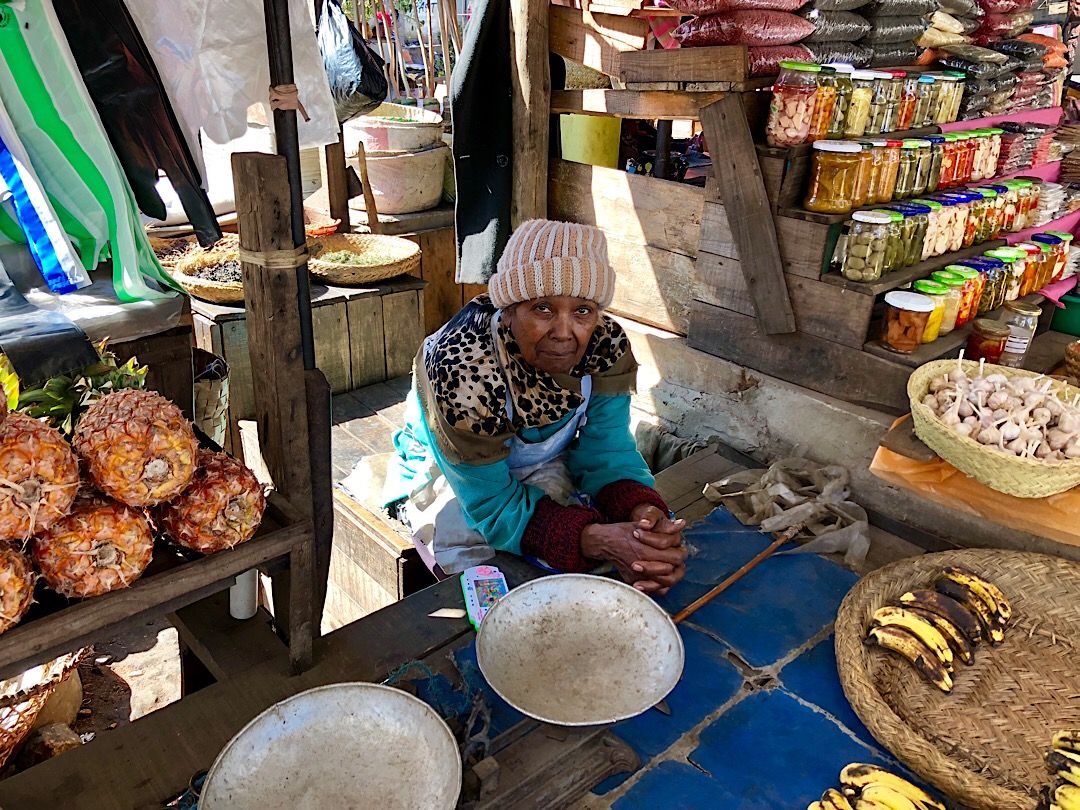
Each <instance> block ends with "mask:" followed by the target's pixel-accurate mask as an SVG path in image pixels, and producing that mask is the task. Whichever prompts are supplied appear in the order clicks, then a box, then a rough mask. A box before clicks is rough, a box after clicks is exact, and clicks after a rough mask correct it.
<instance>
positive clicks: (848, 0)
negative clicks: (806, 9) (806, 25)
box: [810, 0, 870, 11]
mask: <svg viewBox="0 0 1080 810" xmlns="http://www.w3.org/2000/svg"><path fill="white" fill-rule="evenodd" d="M869 2H870V0H813V1H812V2H811V3H810V5H811V6H813V7H814V8H816V9H818V10H819V11H854V10H855V9H857V8H862V7H863V6H865V5H866V4H867V3H869Z"/></svg>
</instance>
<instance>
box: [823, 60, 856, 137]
mask: <svg viewBox="0 0 1080 810" xmlns="http://www.w3.org/2000/svg"><path fill="white" fill-rule="evenodd" d="M822 67H829V68H832V69H833V70H834V71H835V75H834V80H835V82H836V100H835V102H834V103H833V109H832V116H831V118H830V119H829V129H828V132H827V133H826V137H828V138H833V139H838V138H842V137H844V121H845V119H846V117H847V111H848V105H850V104H851V92H852V90H853V88H854V85H853V84H852V82H851V76H852V73H853V72H854V70H855V69H854V68H853V67H852V66H851V65H845V64H844V63H843V62H829V63H828V64H827V65H822Z"/></svg>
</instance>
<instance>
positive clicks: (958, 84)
mask: <svg viewBox="0 0 1080 810" xmlns="http://www.w3.org/2000/svg"><path fill="white" fill-rule="evenodd" d="M941 75H942V77H943V78H944V79H945V81H947V82H949V83H950V84H951V86H950V87H949V108H948V110H947V114H946V120H945V121H943V122H942V123H946V124H949V123H952V122H953V121H955V120H957V119H958V118H959V117H960V103H961V102H962V101H963V99H964V86H965V84H966V80H967V75H966V74H964V73H963V72H961V71H959V70H946V71H944V72H943V73H942V74H941Z"/></svg>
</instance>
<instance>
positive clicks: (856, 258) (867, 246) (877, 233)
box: [840, 211, 892, 282]
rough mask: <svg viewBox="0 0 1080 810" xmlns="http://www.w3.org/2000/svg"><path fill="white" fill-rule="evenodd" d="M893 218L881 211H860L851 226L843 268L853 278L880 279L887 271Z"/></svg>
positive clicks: (858, 279) (866, 280)
mask: <svg viewBox="0 0 1080 810" xmlns="http://www.w3.org/2000/svg"><path fill="white" fill-rule="evenodd" d="M891 222H892V218H891V217H890V216H889V215H888V214H886V213H883V212H880V211H856V212H855V213H854V214H852V215H851V222H850V224H849V226H848V237H847V247H846V249H845V255H844V263H843V266H842V267H841V270H840V272H841V273H842V274H843V276H844V278H846V279H848V280H849V281H860V282H868V281H877V280H878V279H880V278H881V276H882V274H883V273H884V272H885V258H886V253H887V251H888V245H889V224H890V223H891Z"/></svg>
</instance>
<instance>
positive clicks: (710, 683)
mask: <svg viewBox="0 0 1080 810" xmlns="http://www.w3.org/2000/svg"><path fill="white" fill-rule="evenodd" d="M679 633H680V635H682V638H683V644H684V646H685V647H686V666H685V668H684V670H683V675H682V679H681V680H680V681H679V683H678V685H677V686H676V687H675V688H674V689H673V690H672V692H671V694H670V695H668V697H667V704H668V707H669V708H670V709H671V715H670V716H669V715H666V714H664V713H663V712H661V711H659V710H658V709H649V710H648V711H647V712H645V713H643V714H640V715H638V716H637V717H633V718H631V719H629V720H624V721H623V722H621V723H618V724H616V726H615V727H614V731H615V733H616V734H618V735H619V737H620V738H622V739H623V740H624V741H626V742H627V743H628V744H629V745H630V747H631V748H633V749H634V750H635V751H636V752H637V753H638V755H639V756H640V757H641V761H642V762H643V763H644V762H648V761H649V760H650V759H652V758H653V757H655V756H656V755H657V754H659V753H661V752H662V751H665V750H667V749H668V748H669V747H670V746H671V745H672V743H674V742H675V741H676V740H678V739H679V738H680V737H681V736H683V735H684V734H686V733H687V732H688V731H690V729H692V728H693V727H694V726H696V725H697V724H698V723H700V722H701V721H702V720H704V719H705V718H706V717H708V716H709V715H710V714H712V713H713V712H714V711H716V710H717V709H718V708H719V707H720V706H722V705H723V704H724V703H726V702H727V701H728V700H730V699H731V698H732V697H733V696H734V695H735V694H736V693H737V692H738V691H739V688H740V687H741V686H742V680H743V679H742V676H741V675H740V674H739V672H738V670H736V669H735V667H734V666H733V665H732V664H731V662H730V661H728V660H727V659H726V658H725V657H724V653H725V652H726V651H727V648H726V647H724V646H723V645H722V644H720V643H718V642H717V641H715V640H714V639H712V638H709V637H708V636H706V635H704V634H702V633H699V632H697V631H695V630H691V629H689V628H686V627H680V628H679ZM629 777H630V774H620V775H618V776H613V777H611V778H610V779H608V780H606V781H604V782H603V783H601V784H600V785H598V786H597V787H596V789H595V791H594V792H595V793H599V794H604V793H607V792H608V791H610V790H612V789H613V788H614V787H616V786H618V785H620V784H622V783H623V782H625V781H626V780H627V779H628V778H629Z"/></svg>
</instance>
